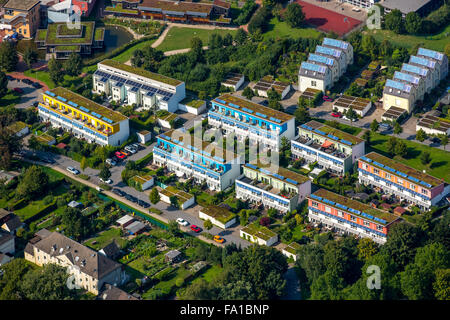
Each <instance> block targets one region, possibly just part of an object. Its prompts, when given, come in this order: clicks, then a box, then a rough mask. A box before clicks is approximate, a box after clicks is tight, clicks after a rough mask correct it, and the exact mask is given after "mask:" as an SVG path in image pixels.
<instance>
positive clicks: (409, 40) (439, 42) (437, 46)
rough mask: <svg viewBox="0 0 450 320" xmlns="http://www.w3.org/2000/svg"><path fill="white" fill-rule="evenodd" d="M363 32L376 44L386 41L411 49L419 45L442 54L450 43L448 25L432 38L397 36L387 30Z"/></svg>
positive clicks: (449, 26) (449, 28) (449, 27)
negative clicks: (371, 37) (375, 41)
mask: <svg viewBox="0 0 450 320" xmlns="http://www.w3.org/2000/svg"><path fill="white" fill-rule="evenodd" d="M365 32H368V33H369V34H371V35H373V36H374V37H375V40H377V41H378V42H382V41H383V40H384V39H386V40H388V41H389V42H390V43H391V44H393V45H396V46H400V47H406V48H412V47H414V46H415V45H417V44H420V45H422V46H424V47H426V48H428V49H431V50H437V51H441V52H443V51H444V48H445V46H446V44H447V43H450V25H448V26H447V27H446V28H445V29H444V30H443V31H442V32H440V33H438V34H436V35H433V36H411V35H399V34H396V33H395V32H393V31H389V30H369V31H365Z"/></svg>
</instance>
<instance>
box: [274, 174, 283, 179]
mask: <svg viewBox="0 0 450 320" xmlns="http://www.w3.org/2000/svg"><path fill="white" fill-rule="evenodd" d="M272 175H273V176H274V177H275V178H278V179H280V180H284V177H283V176H282V175H279V174H277V173H272Z"/></svg>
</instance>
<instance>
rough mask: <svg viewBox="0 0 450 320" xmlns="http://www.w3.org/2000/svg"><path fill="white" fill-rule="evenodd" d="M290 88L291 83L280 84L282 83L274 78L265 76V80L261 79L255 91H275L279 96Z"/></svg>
mask: <svg viewBox="0 0 450 320" xmlns="http://www.w3.org/2000/svg"><path fill="white" fill-rule="evenodd" d="M288 86H290V83H285V82H280V81H275V79H274V78H273V76H270V75H268V76H264V77H263V78H261V80H259V81H258V82H257V83H256V85H255V86H254V88H253V89H256V90H261V91H265V92H267V91H269V90H270V89H273V90H275V91H276V92H278V93H279V94H282V93H283V91H284V90H285V89H286V88H287V87H288Z"/></svg>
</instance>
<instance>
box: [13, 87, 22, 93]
mask: <svg viewBox="0 0 450 320" xmlns="http://www.w3.org/2000/svg"><path fill="white" fill-rule="evenodd" d="M13 90H14V91H15V92H17V93H23V90H22V89H21V88H14V89H13Z"/></svg>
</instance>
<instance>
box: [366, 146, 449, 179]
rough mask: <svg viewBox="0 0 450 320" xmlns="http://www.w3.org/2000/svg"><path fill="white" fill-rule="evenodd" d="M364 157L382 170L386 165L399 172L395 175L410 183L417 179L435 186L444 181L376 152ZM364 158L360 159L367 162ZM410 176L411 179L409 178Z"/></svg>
mask: <svg viewBox="0 0 450 320" xmlns="http://www.w3.org/2000/svg"><path fill="white" fill-rule="evenodd" d="M364 157H365V159H370V160H371V162H370V165H372V166H374V167H377V168H379V169H381V170H383V171H385V170H386V167H389V168H391V169H393V170H395V171H397V172H400V173H401V174H398V173H396V174H397V175H399V176H401V177H402V178H404V179H406V180H408V181H411V182H412V183H415V184H417V183H418V181H423V182H425V183H428V184H430V185H431V187H436V186H439V185H441V184H442V183H444V181H443V180H441V179H438V178H435V177H433V176H430V175H429V174H426V173H423V172H421V171H419V170H416V169H414V168H411V167H408V166H407V165H404V164H403V163H401V162H397V161H395V160H393V159H391V158H388V157H385V156H383V155H381V154H379V153H376V152H371V153H369V154H366V155H365V156H364ZM365 159H364V158H362V159H361V160H363V161H365V162H368V161H367V160H365ZM368 163H369V162H368ZM380 164H381V166H380ZM411 177H412V178H413V179H411ZM417 180H418V181H417Z"/></svg>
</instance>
